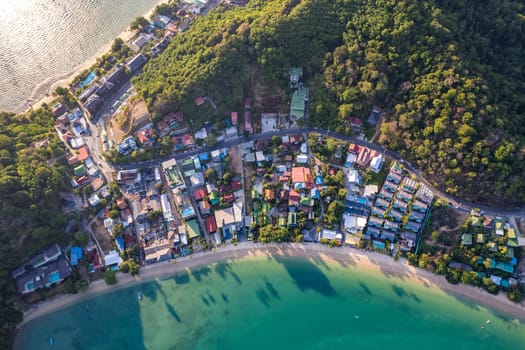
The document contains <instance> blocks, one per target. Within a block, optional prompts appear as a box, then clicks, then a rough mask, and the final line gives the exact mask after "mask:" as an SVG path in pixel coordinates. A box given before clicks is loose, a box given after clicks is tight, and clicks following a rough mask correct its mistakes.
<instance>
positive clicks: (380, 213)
mask: <svg viewBox="0 0 525 350" xmlns="http://www.w3.org/2000/svg"><path fill="white" fill-rule="evenodd" d="M385 212H386V210H385V209H383V208H379V207H372V212H371V214H372V215H374V216H377V217H378V218H381V219H384V218H385Z"/></svg>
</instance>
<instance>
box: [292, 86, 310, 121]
mask: <svg viewBox="0 0 525 350" xmlns="http://www.w3.org/2000/svg"><path fill="white" fill-rule="evenodd" d="M308 95H309V89H308V88H307V87H299V88H298V89H297V90H295V91H294V93H293V95H292V102H291V103H290V118H292V119H303V118H304V117H305V116H306V111H307V108H308Z"/></svg>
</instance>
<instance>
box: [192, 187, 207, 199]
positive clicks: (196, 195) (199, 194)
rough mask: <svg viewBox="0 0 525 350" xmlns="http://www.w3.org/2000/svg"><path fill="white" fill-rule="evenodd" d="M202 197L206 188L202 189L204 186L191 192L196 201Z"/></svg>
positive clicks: (204, 195)
mask: <svg viewBox="0 0 525 350" xmlns="http://www.w3.org/2000/svg"><path fill="white" fill-rule="evenodd" d="M204 197H206V190H204V188H199V189H198V190H196V191H194V192H193V198H195V200H196V201H200V200H201V199H203V198H204Z"/></svg>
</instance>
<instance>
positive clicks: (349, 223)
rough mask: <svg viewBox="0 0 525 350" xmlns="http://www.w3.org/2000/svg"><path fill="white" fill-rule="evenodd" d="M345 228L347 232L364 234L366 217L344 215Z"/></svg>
mask: <svg viewBox="0 0 525 350" xmlns="http://www.w3.org/2000/svg"><path fill="white" fill-rule="evenodd" d="M343 226H344V229H345V231H346V232H349V233H352V234H356V233H359V232H362V231H363V229H364V228H365V226H366V217H364V216H358V215H350V214H344V215H343Z"/></svg>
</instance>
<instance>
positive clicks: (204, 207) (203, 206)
mask: <svg viewBox="0 0 525 350" xmlns="http://www.w3.org/2000/svg"><path fill="white" fill-rule="evenodd" d="M210 209H211V204H210V202H208V201H200V202H199V211H200V212H201V215H209V214H210Z"/></svg>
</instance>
